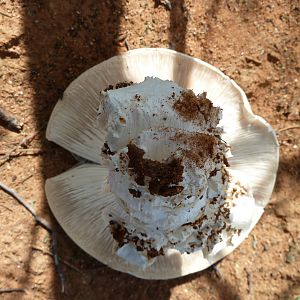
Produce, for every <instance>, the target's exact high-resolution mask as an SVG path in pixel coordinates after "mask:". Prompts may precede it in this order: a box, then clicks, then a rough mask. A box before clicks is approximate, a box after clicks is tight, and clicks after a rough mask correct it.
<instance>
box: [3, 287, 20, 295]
mask: <svg viewBox="0 0 300 300" xmlns="http://www.w3.org/2000/svg"><path fill="white" fill-rule="evenodd" d="M13 292H18V293H25V290H24V289H19V288H16V289H13V288H12V289H9V288H7V289H0V294H3V293H13Z"/></svg>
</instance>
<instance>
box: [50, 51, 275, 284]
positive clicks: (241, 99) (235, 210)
mask: <svg viewBox="0 0 300 300" xmlns="http://www.w3.org/2000/svg"><path fill="white" fill-rule="evenodd" d="M149 76H150V77H155V78H160V79H161V80H170V81H173V82H175V83H176V84H174V90H175V91H176V93H179V92H180V90H182V89H191V90H192V91H193V92H194V93H195V94H201V93H203V92H206V93H207V98H208V99H210V100H211V101H212V103H213V105H214V106H219V107H221V109H222V110H223V112H222V119H221V121H220V124H219V126H221V127H222V128H223V133H222V134H221V138H222V140H223V141H225V142H226V143H227V144H228V145H230V152H231V155H230V157H228V161H229V165H230V166H229V168H228V172H229V174H230V176H231V177H232V178H234V180H233V181H232V183H228V187H227V190H226V195H227V196H226V197H228V198H229V197H230V196H232V197H233V198H234V197H237V198H236V199H235V200H234V205H233V207H231V210H230V216H229V218H228V224H229V225H230V226H231V227H232V228H236V231H238V233H235V234H232V235H231V236H230V237H228V238H227V239H224V240H223V241H222V239H221V240H218V241H216V242H215V243H214V244H213V246H212V248H211V249H209V250H207V249H201V247H200V248H199V247H198V248H197V249H196V251H194V252H192V253H190V254H188V253H187V252H188V251H187V250H186V249H187V248H186V243H185V242H186V241H185V240H183V244H180V243H178V245H177V246H174V247H169V246H167V244H163V242H161V245H162V249H163V250H164V251H163V252H164V255H156V257H155V258H147V255H141V253H139V252H141V251H137V250H136V247H135V246H134V243H132V242H127V243H123V244H122V245H120V244H118V242H117V240H116V239H115V238H114V237H113V235H112V233H111V231H112V226H113V225H112V224H115V223H113V222H114V221H115V220H118V221H119V222H121V221H123V222H124V224H125V225H124V226H125V228H126V230H128V231H130V228H133V230H134V231H135V232H138V229H140V228H144V227H143V226H145V224H144V223H145V222H146V219H147V218H149V220H147V222H148V223H147V224H148V225H149V222H150V223H151V222H154V221H153V220H156V221H157V222H160V221H158V220H162V218H163V217H165V216H164V215H163V213H162V211H163V209H162V208H161V209H160V207H159V206H157V205H156V204H155V209H154V208H153V207H154V204H153V203H152V204H151V205H150V204H149V203H148V202H147V201H146V200H145V202H144V204H139V205H140V206H139V207H138V208H137V209H136V208H135V207H133V206H132V207H131V206H130V205H131V203H130V202H128V203H127V202H126V201H123V200H124V199H123V200H122V199H121V198H122V196H121V197H120V193H121V192H122V193H125V192H124V191H123V190H124V187H126V188H127V190H128V187H130V186H129V185H128V182H126V180H127V179H128V178H129V177H128V176H127V175H128V174H127V175H126V176H127V177H126V176H125V177H124V176H123V177H122V176H119V177H118V175H117V174H116V173H114V172H113V171H112V166H115V164H118V163H119V162H118V160H117V158H116V160H114V161H113V160H112V159H111V161H105V159H103V157H102V156H101V155H100V153H101V149H102V148H103V145H104V143H106V142H107V138H109V141H110V145H109V146H110V147H112V148H111V149H110V148H109V150H110V151H111V152H112V153H115V152H116V153H118V155H119V154H120V153H121V152H122V151H123V153H125V154H126V151H128V143H129V142H130V141H134V142H135V144H136V145H139V146H140V147H141V148H142V149H144V148H143V147H146V148H147V149H149V152H147V153H145V155H149V158H151V159H154V158H153V157H154V156H155V159H157V160H158V161H160V160H161V159H163V158H166V156H167V153H169V154H170V153H171V152H172V151H173V150H174V149H175V150H177V148H176V147H175V148H174V147H173V144H172V143H171V142H169V141H170V140H172V139H173V137H174V134H175V133H174V130H175V131H176V132H178V131H180V130H187V131H188V132H194V133H195V132H206V134H208V132H207V131H206V130H207V128H205V126H204V127H203V126H202V125H199V126H198V127H197V126H194V125H193V124H187V123H186V122H181V121H180V120H179V121H178V120H177V121H174V122H173V121H170V122H171V125H169V129H168V130H163V131H161V129H159V128H161V127H162V125H161V124H157V126H156V127H157V131H158V132H159V134H160V139H159V143H157V144H155V139H153V132H152V131H151V130H150V131H149V129H150V128H152V127H153V126H154V125H153V124H155V122H157V121H154V122H153V124H152V123H151V122H152V121H151V120H148V119H147V118H146V119H142V120H139V123H138V126H137V128H138V130H136V129H135V128H134V126H135V125H136V123H134V122H133V121H134V118H135V115H134V114H127V115H126V113H124V116H121V118H122V119H120V120H119V121H120V122H119V123H118V124H117V125H116V124H114V129H116V128H117V129H116V131H114V133H115V135H110V134H111V133H112V131H111V130H110V129H109V128H107V126H108V124H111V122H110V123H109V120H108V119H107V118H109V115H108V113H107V111H106V109H108V108H107V107H106V106H105V105H106V104H105V96H107V94H105V93H104V94H103V95H102V96H100V94H99V92H100V91H101V90H104V89H105V88H107V87H108V86H109V85H115V84H117V83H119V82H129V81H132V82H134V83H139V82H143V81H144V80H145V78H146V77H149ZM151 80H152V81H151ZM151 80H150V81H151V82H152V84H156V83H159V79H151ZM155 80H157V81H155ZM133 87H134V86H133ZM133 87H132V88H131V87H128V88H126V91H127V92H128V93H130V92H132V93H135V90H134V88H133ZM136 87H138V85H136ZM117 91H118V90H117ZM158 92H159V91H158ZM108 94H109V93H108ZM112 95H114V97H117V96H120V97H121V98H122V92H121V90H120V92H115V93H112ZM128 97H129V96H128ZM125 98H126V97H125ZM125 98H124V101H125V100H126V99H127V98H126V99H125ZM116 99H117V98H116ZM116 101H117V100H116ZM141 102H142V101H141ZM120 103H121V102H120ZM121 104H122V103H121ZM121 104H120V105H121ZM118 105H119V104H118ZM141 105H142V104H141ZM121 106H122V105H121ZM154 106H155V105H154ZM105 107H106V108H105ZM119 108H120V107H119ZM121 109H122V107H121ZM151 109H154V108H153V107H151ZM157 109H158V108H157ZM109 110H110V113H111V112H113V111H114V107H110V108H109ZM97 111H98V113H102V116H103V117H101V116H100V120H98V121H97V119H98V118H97ZM120 111H122V110H120V109H119V112H120ZM166 111H167V109H166ZM159 113H161V112H159V111H158V114H159ZM161 114H162V113H161ZM112 115H113V114H112ZM114 116H115V115H114ZM171 119H172V117H171ZM173 119H174V116H173ZM179 119H180V118H179ZM121 121H122V122H121ZM141 122H145V124H147V125H145V126H144V125H141V124H140V123H141ZM172 122H173V123H172ZM158 123H159V122H158ZM134 124H135V125H134ZM151 124H152V125H151ZM126 126H127V127H126ZM128 126H129V127H128ZM201 126H202V127H201ZM141 127H143V128H142V129H141ZM124 128H125V129H126V130H124ZM128 128H129V129H130V130H128ZM170 128H171V129H170ZM139 129H141V130H139ZM217 130H218V129H217ZM116 132H117V133H118V136H116ZM125 132H126V134H125ZM47 138H48V139H49V140H51V141H53V142H55V143H57V144H58V145H60V146H62V147H64V148H66V149H67V150H69V151H71V152H72V153H74V154H76V155H78V156H80V157H82V158H85V159H87V160H89V161H90V163H86V164H82V165H80V166H78V167H76V168H73V169H71V170H69V171H67V172H65V173H63V174H61V175H58V176H56V177H54V178H51V179H48V180H47V182H46V195H47V199H48V202H49V205H50V208H51V210H52V212H53V214H54V215H55V217H56V219H57V220H58V222H59V223H60V224H61V226H62V227H63V229H64V230H65V231H66V233H67V234H68V235H69V236H70V237H71V238H72V239H73V240H74V241H75V242H76V243H77V244H78V245H79V246H80V247H81V248H82V249H84V250H85V251H86V252H87V253H89V254H90V255H92V256H93V257H95V258H96V259H98V260H99V261H101V262H103V263H105V264H107V265H108V266H110V267H112V268H114V269H116V270H120V271H123V272H127V273H130V274H132V275H134V276H137V277H141V278H146V279H169V278H175V277H179V276H184V275H187V274H190V273H193V272H197V271H201V270H203V269H205V268H207V267H209V266H210V265H212V264H213V263H215V262H217V261H218V260H220V259H221V258H223V257H224V256H226V255H227V254H229V253H230V252H232V251H233V250H234V249H235V248H236V247H237V246H238V245H240V243H241V242H242V241H243V240H244V239H245V238H246V237H247V236H248V234H249V232H250V231H251V230H252V229H253V227H254V226H255V224H256V223H257V222H258V220H259V219H260V217H261V215H262V214H263V211H264V207H265V206H266V204H267V203H268V200H269V198H270V196H271V193H272V190H273V187H274V183H275V178H276V172H277V167H278V157H279V154H278V142H277V139H276V135H275V134H274V131H273V129H272V127H271V126H270V125H269V124H268V123H267V122H266V121H265V120H263V119H262V118H261V117H258V116H256V115H254V114H253V112H252V111H251V108H250V105H249V102H248V100H247V97H246V95H245V93H244V92H243V91H242V90H241V88H240V87H239V86H238V85H237V84H236V83H235V82H234V81H233V80H231V79H229V78H228V77H227V76H226V75H224V74H223V73H222V72H220V71H219V70H218V69H216V68H215V67H213V66H211V65H209V64H207V63H205V62H203V61H201V60H198V59H195V58H191V57H189V56H187V55H184V54H181V53H177V52H175V51H172V50H167V49H138V50H132V51H129V52H127V53H126V54H122V55H120V56H116V57H113V58H111V59H109V60H107V61H105V62H103V63H101V64H99V65H96V66H95V67H93V68H91V69H89V70H87V71H86V72H85V73H83V74H82V75H81V76H79V77H78V78H77V79H76V80H74V81H73V82H72V83H71V84H70V86H69V87H68V88H67V89H66V91H65V92H64V95H63V99H62V100H60V101H58V103H57V105H56V106H55V108H54V111H53V113H52V115H51V118H50V121H49V124H48V128H47ZM165 141H168V142H165ZM154 144H155V145H154ZM126 147H127V148H126ZM151 147H152V148H151ZM156 147H160V149H163V151H161V153H159V155H158V154H157V151H154V150H153V149H156ZM172 147H173V148H172ZM122 149H123V150H122ZM126 149H127V150H126ZM151 149H152V150H151ZM118 151H119V152H118ZM151 151H152V152H151ZM216 151H217V150H216ZM218 151H219V150H218ZM220 151H221V150H220ZM175 152H176V151H175ZM116 157H118V156H117V155H116ZM200 171H201V170H200ZM200 171H199V172H200ZM200 173H201V172H200ZM219 173H220V172H219ZM197 174H198V173H197ZM109 176H110V178H109ZM218 176H219V177H220V176H221V175H220V174H218V175H216V174H214V176H212V178H211V179H210V180H208V181H207V182H206V183H205V184H206V185H205V186H206V187H207V190H205V191H203V190H201V189H200V188H199V191H198V194H199V193H204V192H205V193H206V195H208V196H209V195H213V191H215V190H218V188H219V186H218V182H219V181H220V178H219V177H218ZM204 177H205V176H204ZM116 178H117V179H118V180H117V179H116ZM126 178H127V179H126ZM199 178H200V177H199ZM205 178H206V177H205ZM114 180H117V181H114ZM116 182H117V184H116V185H114V184H115V183H116ZM237 182H240V183H237ZM190 186H191V185H190ZM199 186H200V185H199ZM244 186H245V187H246V188H245V187H244ZM238 189H240V193H237V192H238ZM144 190H146V188H145V189H144ZM144 190H143V189H142V192H144ZM209 193H212V194H209ZM235 193H237V194H235ZM127 194H128V193H127ZM121 195H122V194H121ZM179 195H181V194H179ZM128 197H129V198H130V194H128ZM178 197H180V196H178ZM178 197H177V198H176V197H175V196H174V197H173V198H172V199H175V198H176V199H175V200H174V201H175V202H174V203H177V202H176V201H177V200H178V199H179V198H178ZM211 197H213V196H211ZM157 199H158V198H155V197H154V198H153V199H152V200H153V201H154V202H155V201H161V199H162V197H160V198H159V199H160V200H157ZM143 201H144V200H143ZM155 203H156V202H155ZM178 203H179V202H178ZM178 203H177V204H178ZM134 205H136V203H135V204H134ZM141 205H144V206H143V207H146V208H147V209H150V210H151V213H149V214H148V215H146V214H145V215H143V214H139V210H140V209H141ZM178 205H179V204H178ZM187 205H191V207H196V208H197V210H198V211H199V209H200V206H201V203H200V202H199V199H198V198H197V197H194V198H192V200H191V201H190V203H189V204H187ZM197 205H198V206H197ZM165 206H168V203H165ZM149 207H150V208H149ZM172 209H173V210H175V208H174V207H171V208H170V207H169V208H168V207H164V210H165V212H168V211H169V212H170V211H172ZM176 209H179V208H176ZM205 209H206V210H207V212H206V213H207V214H209V213H211V214H212V215H213V214H214V213H215V211H214V208H213V207H212V206H211V207H209V205H208V204H207V205H206V206H205ZM150 210H149V211H150ZM133 211H135V213H133ZM179 211H181V214H180V215H178V216H179V217H178V216H172V218H171V219H170V220H172V222H169V223H168V222H165V223H163V222H161V224H162V228H164V230H167V229H168V226H171V225H172V226H173V227H174V224H175V223H176V222H183V221H182V219H181V217H182V216H185V217H187V218H188V220H190V219H189V218H191V219H193V220H195V217H196V216H195V215H193V212H191V213H190V212H189V213H187V212H186V211H184V208H182V209H181V210H179ZM210 211H211V212H210ZM131 212H132V214H131ZM160 214H161V216H162V217H161V219H159V217H158V216H159V215H160ZM155 218H157V219H155ZM110 222H111V223H110ZM174 222H175V223H174ZM181 224H182V223H181ZM152 225H154V224H152ZM208 225H209V224H208ZM130 226H131V227H130ZM164 226H165V227H164ZM148 227H149V226H148ZM148 227H147V228H148ZM173 227H172V228H173ZM175 227H176V226H175ZM175 227H174V228H173V229H174V230H176V228H175ZM148 229H149V228H148ZM148 229H147V230H148ZM161 230H162V229H161ZM149 232H150V233H151V228H150V229H149V231H148V233H149ZM160 233H161V234H165V231H163V230H162V231H161V232H160ZM180 234H184V236H185V237H186V239H188V238H191V237H192V235H187V233H186V232H184V233H182V232H181V231H180ZM187 236H188V237H187ZM163 240H164V239H162V241H163ZM168 245H169V244H168Z"/></svg>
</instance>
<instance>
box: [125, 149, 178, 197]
mask: <svg viewBox="0 0 300 300" xmlns="http://www.w3.org/2000/svg"><path fill="white" fill-rule="evenodd" d="M127 147H128V157H129V164H128V167H129V169H131V170H132V172H133V175H134V176H135V181H136V183H137V184H139V185H142V186H143V185H145V177H146V176H147V177H150V182H149V191H150V193H151V194H152V195H161V196H164V197H169V196H173V195H176V194H178V193H180V192H181V191H182V190H183V187H182V186H178V185H177V184H178V183H179V182H181V181H182V173H183V166H182V165H181V160H180V159H177V158H169V162H164V163H162V162H159V161H154V160H151V159H147V158H143V156H144V154H145V151H144V150H142V149H140V148H138V147H137V146H136V145H134V144H133V143H130V144H128V145H127Z"/></svg>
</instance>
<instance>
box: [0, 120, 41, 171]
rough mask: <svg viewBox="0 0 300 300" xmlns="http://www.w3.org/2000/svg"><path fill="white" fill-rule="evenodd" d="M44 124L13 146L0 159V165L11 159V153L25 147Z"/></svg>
mask: <svg viewBox="0 0 300 300" xmlns="http://www.w3.org/2000/svg"><path fill="white" fill-rule="evenodd" d="M45 126H46V125H44V126H42V128H41V129H39V130H37V131H35V132H34V133H32V134H30V135H29V136H27V137H25V138H23V139H22V140H21V141H20V142H19V143H18V144H17V146H15V147H14V148H13V149H12V150H11V151H10V152H9V153H7V154H6V155H5V156H4V157H3V158H2V159H1V161H0V167H1V166H3V165H4V164H5V163H6V162H8V161H10V160H11V159H12V155H13V153H14V152H16V151H17V150H19V149H20V147H22V148H27V147H28V146H29V144H30V143H31V142H32V141H33V140H34V138H35V137H36V136H37V135H38V134H40V132H41V131H42V130H43V129H44V128H45Z"/></svg>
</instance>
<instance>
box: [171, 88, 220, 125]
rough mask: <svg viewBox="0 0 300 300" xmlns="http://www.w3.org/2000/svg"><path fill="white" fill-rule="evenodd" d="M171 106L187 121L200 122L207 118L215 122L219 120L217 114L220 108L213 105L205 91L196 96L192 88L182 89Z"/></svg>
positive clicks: (205, 120)
mask: <svg viewBox="0 0 300 300" xmlns="http://www.w3.org/2000/svg"><path fill="white" fill-rule="evenodd" d="M173 107H174V109H175V110H176V111H177V112H178V114H179V115H181V116H182V117H183V118H184V119H185V120H187V121H192V122H196V123H200V124H201V123H203V122H207V121H208V120H214V121H215V120H216V121H215V122H213V123H216V124H217V123H218V122H219V121H220V120H219V119H218V114H219V112H220V110H221V109H220V108H219V107H214V106H213V104H212V102H211V101H210V100H209V99H207V98H206V93H205V92H204V93H202V94H201V95H198V96H196V95H195V94H194V93H193V91H192V90H187V91H184V92H182V94H181V96H180V98H179V99H178V100H177V101H176V102H175V103H174V106H173Z"/></svg>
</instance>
